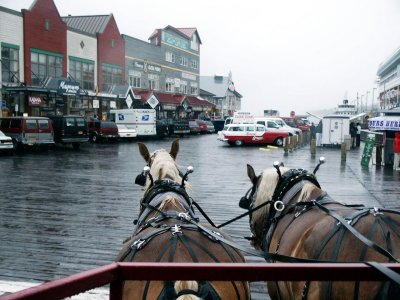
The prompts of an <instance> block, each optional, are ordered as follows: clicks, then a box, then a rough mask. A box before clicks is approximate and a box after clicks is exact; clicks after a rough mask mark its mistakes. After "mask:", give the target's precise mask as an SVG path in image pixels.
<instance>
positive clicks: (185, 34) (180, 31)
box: [149, 25, 201, 44]
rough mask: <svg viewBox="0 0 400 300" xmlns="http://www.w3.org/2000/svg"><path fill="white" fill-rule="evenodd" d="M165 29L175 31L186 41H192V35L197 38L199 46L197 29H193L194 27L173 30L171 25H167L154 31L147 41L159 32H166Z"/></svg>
mask: <svg viewBox="0 0 400 300" xmlns="http://www.w3.org/2000/svg"><path fill="white" fill-rule="evenodd" d="M167 29H170V30H172V31H175V32H176V33H178V34H180V35H182V36H183V37H185V38H187V39H192V36H193V34H196V35H197V37H198V38H199V43H200V44H201V39H200V36H199V33H198V32H197V28H194V27H190V28H175V27H173V26H171V25H168V26H166V27H164V28H163V29H160V28H159V29H155V30H154V31H153V33H152V34H151V35H150V37H149V40H150V39H152V38H153V37H154V36H156V35H158V34H159V32H160V31H161V30H167Z"/></svg>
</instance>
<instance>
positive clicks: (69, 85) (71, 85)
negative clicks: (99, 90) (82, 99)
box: [57, 80, 79, 96]
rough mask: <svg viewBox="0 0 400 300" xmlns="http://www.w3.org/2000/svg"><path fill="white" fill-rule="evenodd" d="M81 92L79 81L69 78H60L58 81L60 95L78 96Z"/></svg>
mask: <svg viewBox="0 0 400 300" xmlns="http://www.w3.org/2000/svg"><path fill="white" fill-rule="evenodd" d="M78 92H79V83H78V82H74V81H68V80H59V81H58V90H57V93H58V94H59V95H64V96H66V95H71V96H76V95H77V94H78Z"/></svg>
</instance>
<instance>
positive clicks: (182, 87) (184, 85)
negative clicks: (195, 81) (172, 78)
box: [179, 80, 188, 94]
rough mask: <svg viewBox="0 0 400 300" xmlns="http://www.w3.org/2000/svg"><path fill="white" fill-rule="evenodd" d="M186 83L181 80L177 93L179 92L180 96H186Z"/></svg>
mask: <svg viewBox="0 0 400 300" xmlns="http://www.w3.org/2000/svg"><path fill="white" fill-rule="evenodd" d="M187 90H188V88H187V81H185V80H181V85H180V87H179V92H181V93H182V94H186V93H187Z"/></svg>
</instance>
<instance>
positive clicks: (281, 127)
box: [255, 117, 301, 136]
mask: <svg viewBox="0 0 400 300" xmlns="http://www.w3.org/2000/svg"><path fill="white" fill-rule="evenodd" d="M255 121H256V123H257V124H262V125H265V127H267V128H276V129H275V130H278V131H284V132H287V133H289V135H290V136H292V135H299V134H301V130H300V129H298V128H293V127H291V126H289V125H287V124H286V123H285V121H283V120H282V119H281V118H277V117H261V118H255ZM276 125H277V126H278V127H276Z"/></svg>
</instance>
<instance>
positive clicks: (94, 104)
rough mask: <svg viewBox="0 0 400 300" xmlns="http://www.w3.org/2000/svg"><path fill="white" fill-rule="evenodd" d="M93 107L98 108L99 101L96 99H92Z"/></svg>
mask: <svg viewBox="0 0 400 300" xmlns="http://www.w3.org/2000/svg"><path fill="white" fill-rule="evenodd" d="M93 108H100V101H99V100H97V99H93Z"/></svg>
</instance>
